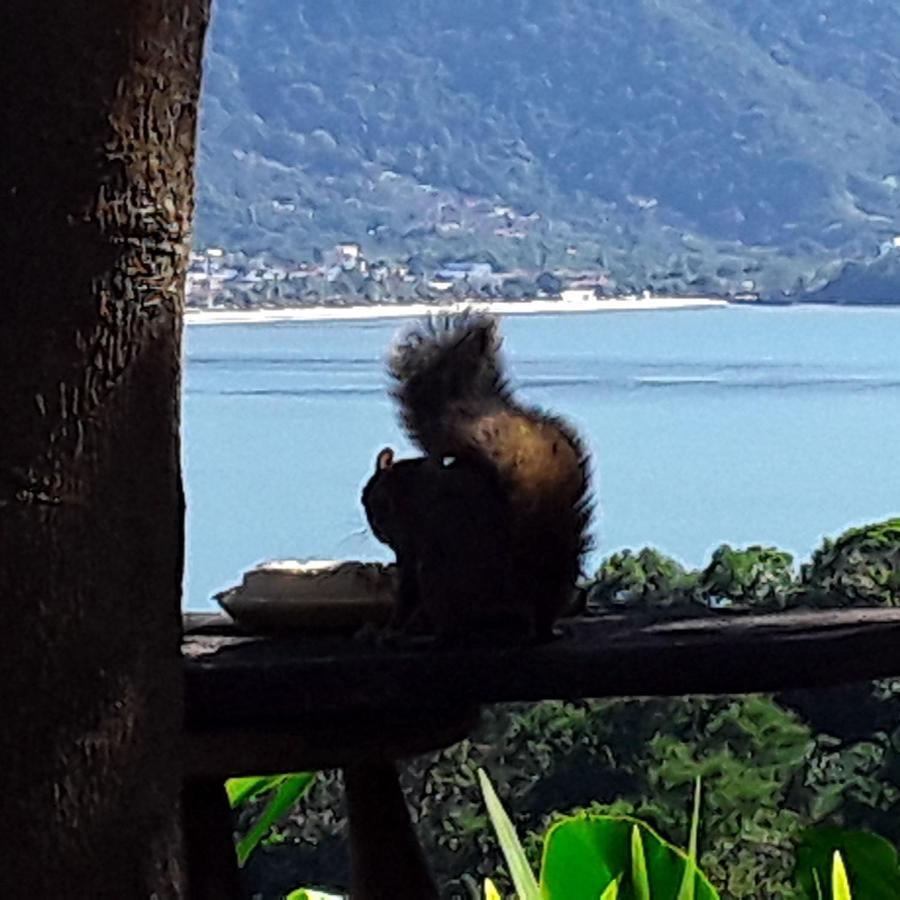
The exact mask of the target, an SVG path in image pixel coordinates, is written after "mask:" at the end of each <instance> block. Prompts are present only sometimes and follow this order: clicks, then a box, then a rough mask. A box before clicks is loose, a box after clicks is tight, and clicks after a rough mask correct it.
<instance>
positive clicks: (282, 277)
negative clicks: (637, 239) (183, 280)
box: [187, 242, 759, 310]
mask: <svg viewBox="0 0 900 900" xmlns="http://www.w3.org/2000/svg"><path fill="white" fill-rule="evenodd" d="M317 256H318V257H319V258H317V259H316V260H315V261H313V262H293V261H289V260H279V259H277V258H273V257H272V256H271V255H266V256H257V257H253V256H249V255H247V254H246V253H243V252H242V251H230V250H226V249H223V248H220V247H208V248H206V249H203V250H198V251H195V252H193V253H192V254H191V263H190V268H189V270H188V275H187V305H188V307H189V308H193V309H217V310H231V309H238V310H250V309H281V308H286V307H303V306H325V305H328V306H359V305H363V304H373V305H374V304H394V303H396V304H408V303H429V302H435V303H437V302H442V301H443V302H447V301H453V300H463V299H469V300H485V301H488V300H493V301H498V300H509V301H516V300H526V299H533V298H559V299H561V300H565V301H578V302H582V301H587V300H593V299H596V298H601V297H614V296H618V295H621V294H627V293H631V294H633V293H635V291H634V289H633V288H629V287H628V286H624V285H618V284H617V283H616V282H615V280H614V279H613V278H612V277H611V276H610V275H608V274H605V273H603V272H597V271H592V272H585V271H579V270H576V269H558V270H555V271H543V272H533V271H525V270H521V269H518V270H506V271H504V270H502V269H501V267H500V266H499V265H498V264H497V263H496V262H495V261H493V260H491V259H470V260H448V261H444V262H442V263H439V264H436V265H429V264H427V263H426V262H425V261H424V260H422V259H421V258H419V257H415V256H413V257H410V258H409V259H407V260H404V261H402V262H399V261H387V260H383V259H378V260H370V259H367V258H366V256H365V254H364V253H363V250H362V248H361V247H360V245H359V244H357V243H354V242H347V243H340V244H336V245H335V246H334V247H333V248H331V249H330V250H328V251H326V252H322V253H320V254H317ZM744 287H745V288H746V290H745V291H743V292H742V293H741V294H738V295H735V296H732V297H729V298H728V299H734V300H748V301H749V300H758V299H759V298H758V296H757V295H756V294H755V293H754V292H753V290H752V288H753V283H752V282H747V283H746V284H745V285H744ZM645 293H646V292H645Z"/></svg>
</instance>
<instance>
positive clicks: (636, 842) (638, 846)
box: [631, 825, 650, 900]
mask: <svg viewBox="0 0 900 900" xmlns="http://www.w3.org/2000/svg"><path fill="white" fill-rule="evenodd" d="M631 889H632V891H633V892H634V900H650V879H649V878H648V876H647V860H646V859H644V843H643V841H642V840H641V832H640V830H639V829H638V827H637V825H635V826H634V827H633V828H632V829H631Z"/></svg>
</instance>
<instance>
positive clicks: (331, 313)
mask: <svg viewBox="0 0 900 900" xmlns="http://www.w3.org/2000/svg"><path fill="white" fill-rule="evenodd" d="M727 305H728V303H727V301H725V300H720V299H718V298H714V297H640V296H634V297H616V298H603V299H598V300H551V299H544V298H541V299H534V300H494V301H488V302H486V301H483V300H461V301H459V302H456V303H404V304H399V303H398V304H379V305H370V306H305V307H291V308H285V309H248V310H237V309H236V310H229V309H209V310H207V309H189V310H187V311H186V312H185V316H184V321H185V324H187V325H227V324H232V325H246V324H251V323H254V322H259V323H263V322H320V321H328V320H349V321H353V320H365V319H405V318H415V317H418V316H427V315H429V314H430V313H438V312H461V311H462V310H464V309H472V310H478V311H479V312H488V313H493V314H495V315H504V316H515V315H527V314H532V315H534V314H538V313H544V314H547V313H553V314H556V313H592V312H625V311H634V310H652V309H705V308H710V307H716V306H727Z"/></svg>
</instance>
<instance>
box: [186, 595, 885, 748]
mask: <svg viewBox="0 0 900 900" xmlns="http://www.w3.org/2000/svg"><path fill="white" fill-rule="evenodd" d="M192 621H194V620H192V618H191V617H190V616H188V617H186V624H187V629H188V633H187V635H186V637H185V640H184V655H185V660H184V665H185V675H186V697H187V722H188V728H189V729H191V730H197V731H200V732H202V731H205V730H206V729H210V728H216V727H234V726H240V727H251V726H254V725H255V726H263V725H265V724H268V726H269V727H271V726H272V725H273V724H274V723H286V722H290V721H296V720H297V719H306V720H309V721H315V720H316V719H317V718H318V719H321V718H322V717H324V716H327V715H329V714H344V715H348V714H349V715H350V716H356V715H360V716H363V715H365V716H368V717H370V718H372V719H377V717H378V716H379V715H384V714H393V713H396V712H397V711H399V710H406V711H413V710H427V709H432V710H440V709H442V708H449V707H458V706H460V705H465V704H477V703H489V702H498V701H513V700H542V699H551V698H559V699H565V698H579V697H612V696H641V695H644V696H649V695H678V694H725V693H742V692H748V691H772V690H783V689H789V688H801V687H817V686H824V685H832V684H840V683H843V682H851V681H859V680H863V679H869V678H878V677H885V676H891V675H898V674H900V610H886V609H866V610H855V609H854V610H837V611H832V612H794V613H777V614H773V615H764V616H750V615H748V616H721V617H720V616H714V617H704V618H693V619H680V620H679V619H672V618H671V617H669V618H667V619H663V620H657V621H655V622H654V621H652V620H648V619H645V618H644V619H642V618H639V617H631V618H628V617H623V616H608V617H598V618H582V619H573V620H568V621H566V622H565V623H564V624H563V626H562V627H563V629H564V631H565V636H564V637H560V638H558V639H557V640H555V641H553V642H551V643H548V644H545V645H543V646H540V647H506V648H500V647H492V648H490V649H489V650H487V651H485V649H484V648H481V649H477V648H476V649H471V650H439V649H436V648H433V647H431V648H429V647H425V646H420V647H417V648H416V647H411V648H408V649H396V648H395V649H388V648H382V649H376V648H372V647H367V646H365V645H362V644H360V642H358V641H354V640H353V639H352V638H341V637H312V636H310V637H306V638H301V637H254V636H251V635H242V634H240V633H239V631H238V630H236V629H235V627H234V626H233V625H230V624H229V623H228V620H227V619H224V618H219V619H210V618H209V617H204V618H200V619H197V620H196V621H195V626H194V627H196V632H194V631H193V630H192V624H191V623H192Z"/></svg>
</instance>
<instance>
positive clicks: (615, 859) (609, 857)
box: [541, 813, 719, 900]
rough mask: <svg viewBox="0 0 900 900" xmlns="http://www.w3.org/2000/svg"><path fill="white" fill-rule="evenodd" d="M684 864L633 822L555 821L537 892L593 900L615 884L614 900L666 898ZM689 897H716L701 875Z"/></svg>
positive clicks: (586, 817)
mask: <svg viewBox="0 0 900 900" xmlns="http://www.w3.org/2000/svg"><path fill="white" fill-rule="evenodd" d="M635 831H637V832H638V837H639V840H635V837H634V834H635ZM633 847H635V848H637V847H640V850H639V851H638V852H639V853H640V858H641V859H642V860H643V862H642V863H641V862H638V861H637V860H636V859H635V858H634V857H635V855H636V854H635V853H634V852H633V850H632V848H633ZM688 864H689V860H688V857H687V856H686V854H685V853H684V852H682V851H681V850H679V849H678V848H676V847H674V846H672V845H671V844H669V843H668V842H667V841H664V840H663V839H662V838H661V837H660V836H659V835H658V834H657V833H656V832H655V831H653V830H652V829H651V828H649V827H648V826H647V825H645V824H644V823H643V822H640V821H638V820H637V819H632V818H630V817H628V816H598V815H590V814H588V813H581V814H579V815H576V816H570V817H568V818H566V819H564V820H563V821H561V822H558V823H557V824H556V825H554V826H553V827H552V828H551V829H550V831H549V833H548V834H547V838H546V840H545V842H544V857H543V862H542V866H541V890H542V895H543V897H544V898H547V900H597V897H598V896H601V895H602V894H603V892H604V891H607V890H608V889H609V886H610V885H611V884H612V883H614V882H617V881H618V882H619V883H618V886H617V890H616V892H615V893H614V894H612V895H611V896H615V897H617V898H619V900H637V898H640V897H648V896H649V897H651V898H656V897H665V898H669V897H674V896H675V894H676V891H677V890H678V886H679V885H681V884H683V881H684V870H685V868H686V867H687V866H688ZM641 872H643V874H640V873H641ZM623 873H629V874H628V875H627V876H624V875H623ZM644 878H646V881H644ZM694 897H695V898H696V900H718V897H719V895H718V894H717V893H716V891H715V889H714V888H713V887H712V885H711V884H710V883H709V881H708V880H707V878H706V876H705V875H703V873H702V872H700V871H696V873H695V876H694Z"/></svg>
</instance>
